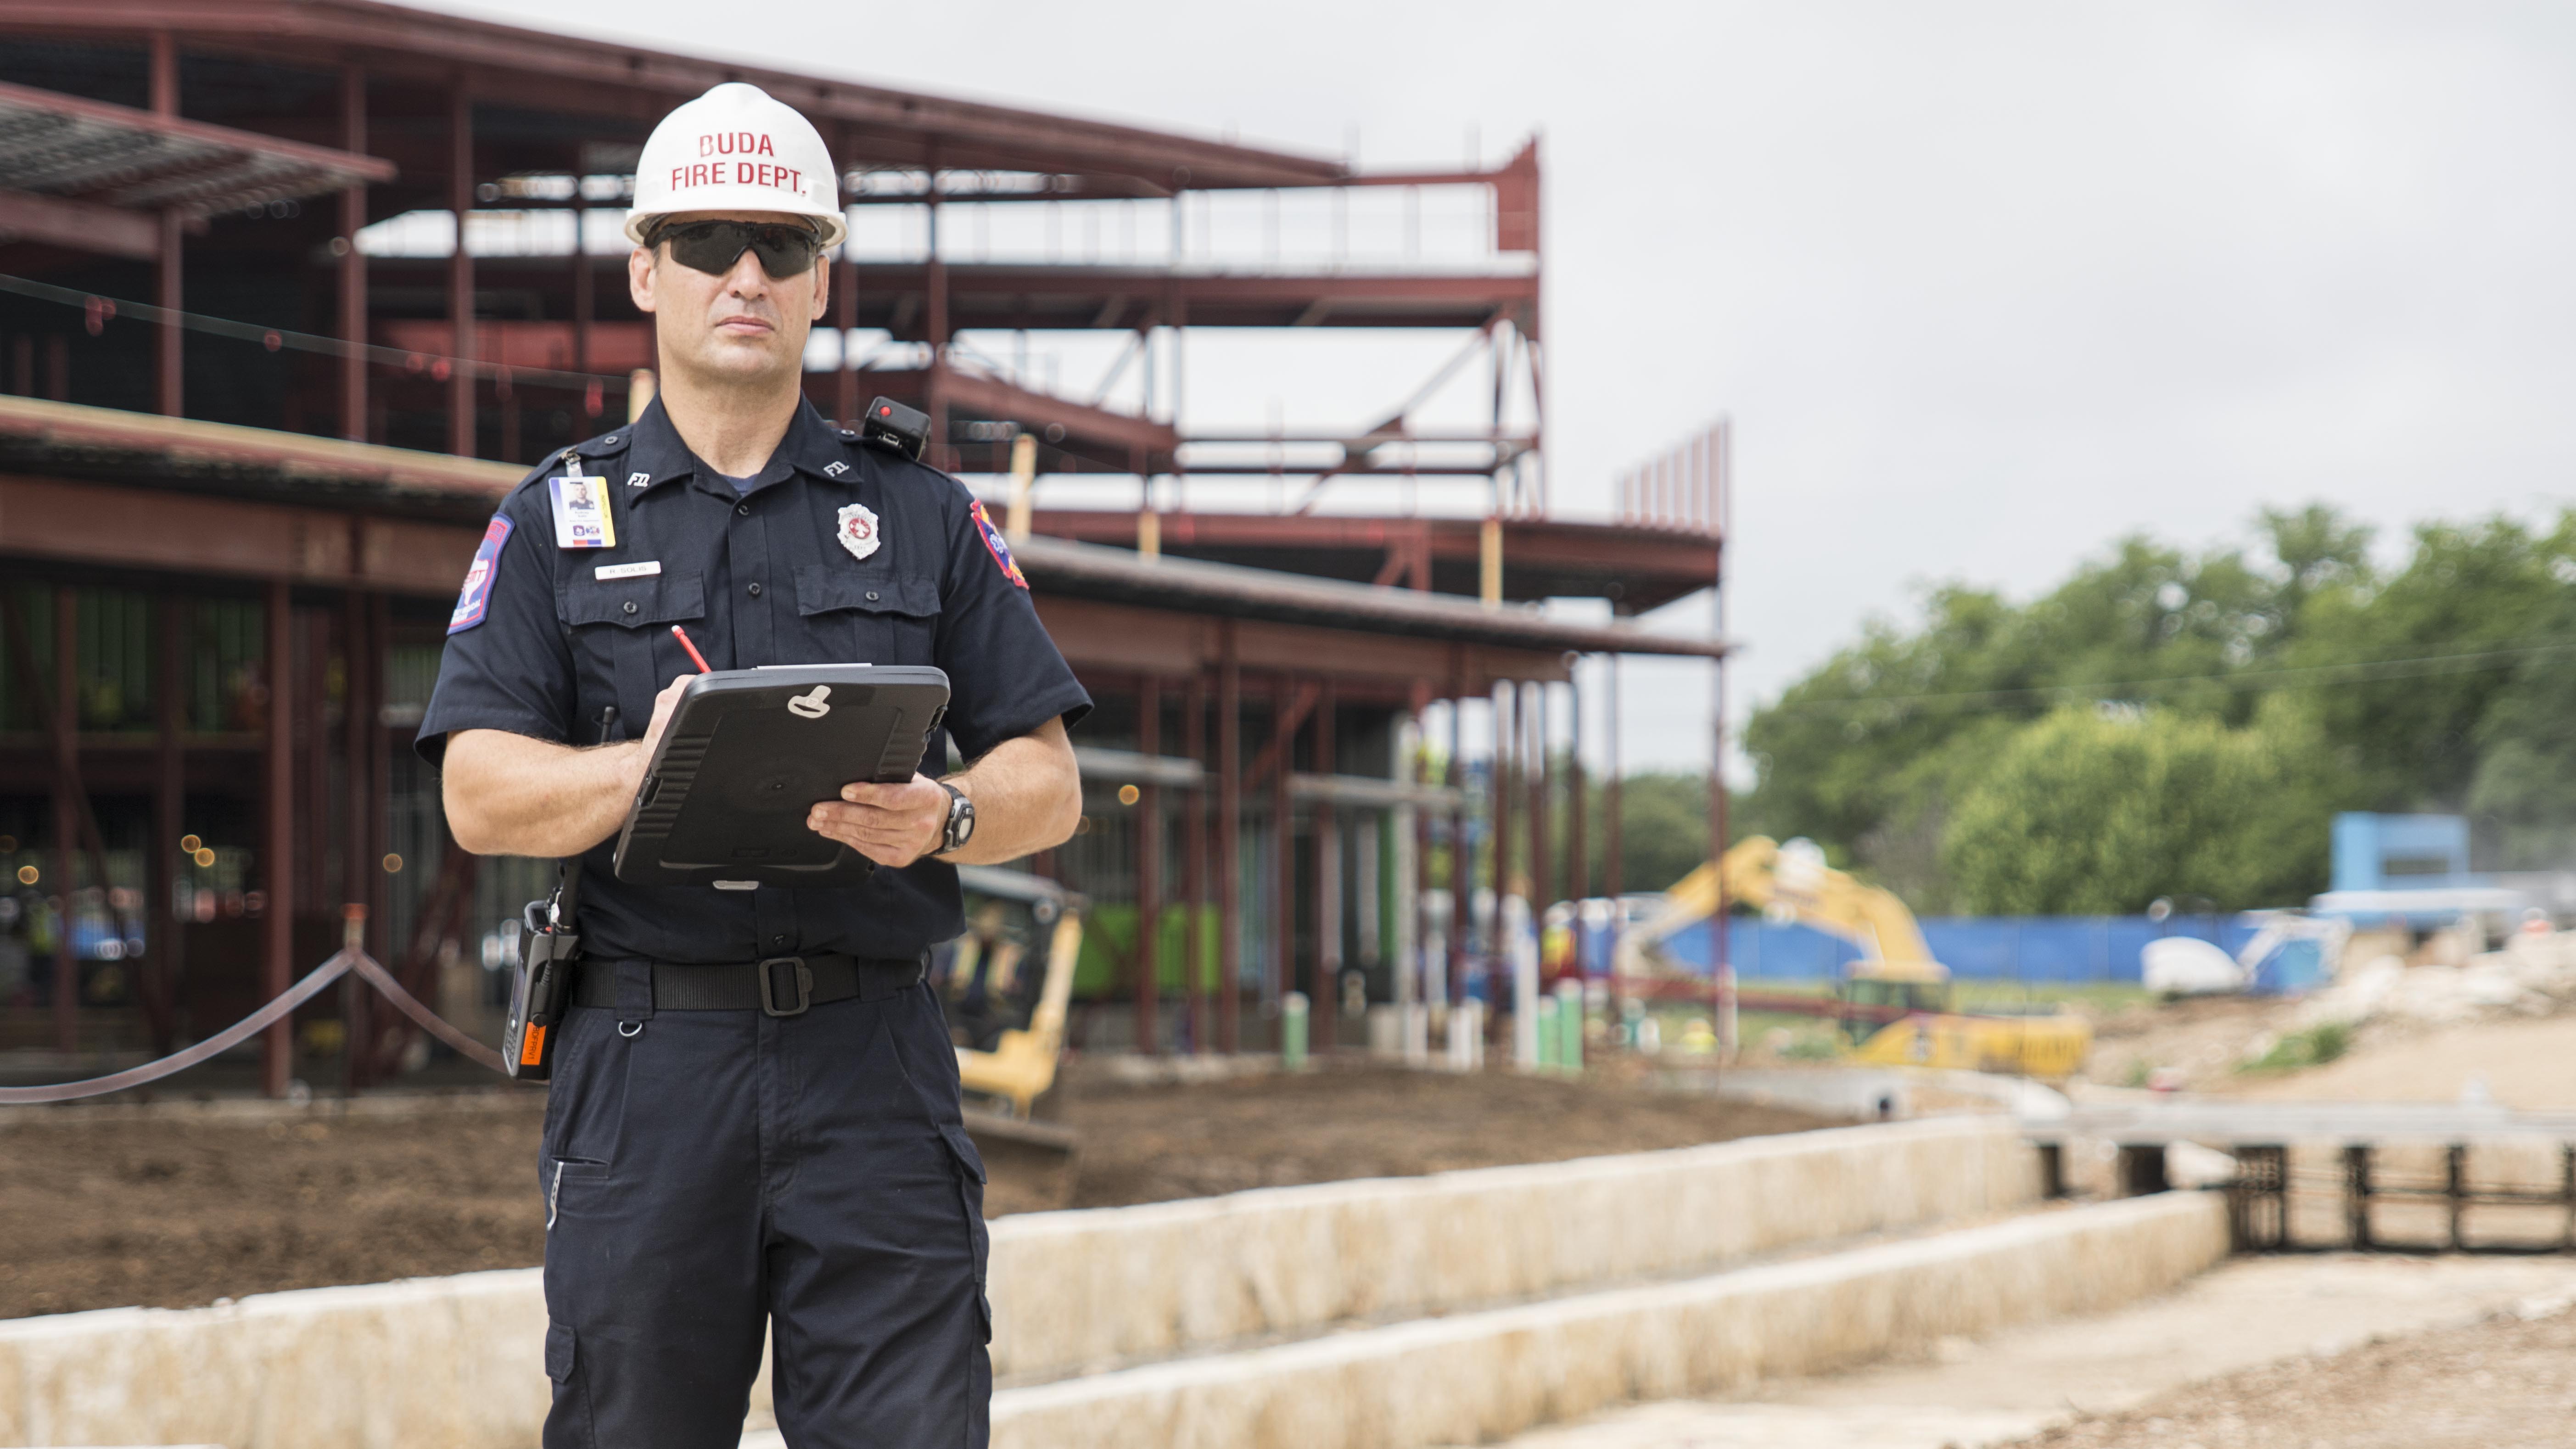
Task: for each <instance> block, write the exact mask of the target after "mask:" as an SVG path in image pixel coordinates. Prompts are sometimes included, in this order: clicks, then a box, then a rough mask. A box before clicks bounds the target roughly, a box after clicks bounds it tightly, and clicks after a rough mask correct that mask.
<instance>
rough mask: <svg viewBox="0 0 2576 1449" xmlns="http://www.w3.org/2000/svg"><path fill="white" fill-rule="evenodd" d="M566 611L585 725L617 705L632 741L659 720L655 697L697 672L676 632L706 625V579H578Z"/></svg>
mask: <svg viewBox="0 0 2576 1449" xmlns="http://www.w3.org/2000/svg"><path fill="white" fill-rule="evenodd" d="M563 609H564V626H565V629H566V631H567V632H568V633H569V634H570V635H571V636H572V653H573V668H574V670H575V672H576V674H577V676H578V677H579V679H580V680H581V703H582V711H583V718H584V719H585V720H596V719H597V718H598V717H599V710H600V707H601V705H603V704H608V703H613V704H615V705H616V706H617V713H618V717H619V718H620V719H621V720H622V721H624V728H623V729H622V731H621V734H622V735H623V736H624V737H625V738H628V739H632V738H634V737H636V736H637V735H640V734H642V733H643V732H644V725H645V722H646V721H648V720H650V719H651V718H652V717H653V696H654V695H656V694H658V693H660V692H661V689H662V686H663V685H666V684H668V683H670V682H671V681H672V680H673V679H674V678H676V677H678V676H679V675H682V674H694V673H696V672H697V666H696V665H695V664H692V663H690V662H689V657H688V655H687V654H685V653H683V652H682V651H681V649H680V643H679V641H678V640H676V639H674V638H672V637H671V626H672V625H674V624H692V623H700V622H703V621H704V620H705V618H706V616H707V591H706V583H705V578H704V576H703V575H700V574H660V575H656V576H653V577H650V578H641V579H613V580H608V581H605V582H603V581H601V580H599V579H574V580H573V581H572V582H571V583H569V584H568V585H566V586H565V589H564V601H563ZM699 647H700V648H705V647H706V644H705V641H701V642H700V644H699ZM583 743H585V744H586V743H588V741H587V740H585V741H583Z"/></svg>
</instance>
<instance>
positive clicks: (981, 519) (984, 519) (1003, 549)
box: [975, 503, 1029, 589]
mask: <svg viewBox="0 0 2576 1449" xmlns="http://www.w3.org/2000/svg"><path fill="white" fill-rule="evenodd" d="M975 529H976V531H977V532H979V533H981V534H983V535H984V547H985V548H986V549H988V550H990V551H991V552H992V555H993V562H995V563H997V564H1000V565H1001V566H1002V576H1003V577H1004V578H1007V579H1009V580H1010V581H1011V582H1012V583H1015V584H1017V585H1019V586H1020V587H1021V588H1024V589H1025V588H1027V587H1028V586H1029V580H1028V576H1027V575H1026V574H1023V573H1021V572H1020V565H1019V563H1018V561H1017V560H1015V559H1013V558H1012V557H1011V546H1010V544H1008V543H1006V542H1004V541H1003V539H1002V531H1001V530H1000V529H998V528H995V527H994V526H993V520H992V518H991V517H990V516H988V515H987V514H986V513H985V512H984V505H983V504H981V503H977V504H976V505H975Z"/></svg>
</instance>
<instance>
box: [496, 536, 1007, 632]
mask: <svg viewBox="0 0 2576 1449" xmlns="http://www.w3.org/2000/svg"><path fill="white" fill-rule="evenodd" d="M511 527H512V525H511V523H510V516H509V515H508V514H506V513H499V514H494V515H493V517H492V521H491V522H490V523H488V524H485V525H484V526H483V544H482V547H480V548H477V549H475V550H474V562H473V564H472V565H471V566H469V567H468V568H467V569H466V570H465V587H464V588H463V589H462V590H460V591H458V593H457V595H456V611H455V612H454V613H452V614H449V615H448V616H447V632H448V633H450V634H456V633H461V632H463V631H465V630H467V629H471V628H473V627H474V626H475V625H477V624H480V623H482V622H483V611H484V607H485V606H486V605H488V604H490V603H491V602H492V575H493V573H494V571H495V570H497V569H499V568H500V567H501V545H503V544H505V543H508V542H509V541H510V529H511ZM1022 587H1023V588H1025V587H1027V586H1026V585H1022Z"/></svg>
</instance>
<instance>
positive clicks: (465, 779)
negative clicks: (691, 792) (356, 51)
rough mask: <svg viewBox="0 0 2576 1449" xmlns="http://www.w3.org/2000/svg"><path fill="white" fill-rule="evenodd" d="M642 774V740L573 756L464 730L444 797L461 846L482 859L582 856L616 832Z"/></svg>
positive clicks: (498, 733) (450, 746)
mask: <svg viewBox="0 0 2576 1449" xmlns="http://www.w3.org/2000/svg"><path fill="white" fill-rule="evenodd" d="M643 772H644V745H643V743H642V742H641V741H635V740H629V741H627V742H625V743H623V744H615V745H600V746H598V747H596V748H592V749H575V748H573V747H572V746H570V745H558V744H550V743H548V742H547V741H545V740H536V739H530V738H528V737H527V736H525V735H514V734H510V733H508V732H506V731H503V730H461V731H459V732H458V733H457V734H456V736H455V738H453V739H451V740H449V741H448V742H447V761H446V765H445V768H444V773H443V775H442V777H441V780H440V797H441V799H442V800H443V801H444V802H445V804H446V806H447V828H448V829H449V830H450V831H452V832H454V833H455V836H456V843H457V844H459V845H461V846H463V847H465V848H466V849H467V850H469V851H472V852H473V853H474V854H476V855H533V856H566V855H578V854H580V853H581V852H582V851H585V850H588V849H590V848H591V847H592V846H594V845H597V844H598V843H599V842H601V841H603V840H606V839H607V838H608V837H609V836H611V835H613V834H615V833H616V831H617V827H618V825H619V824H620V823H622V822H623V821H624V820H625V818H626V807H627V806H628V805H629V804H630V803H631V802H632V801H633V800H634V798H635V787H636V785H637V784H638V782H639V781H640V780H641V779H642V776H643Z"/></svg>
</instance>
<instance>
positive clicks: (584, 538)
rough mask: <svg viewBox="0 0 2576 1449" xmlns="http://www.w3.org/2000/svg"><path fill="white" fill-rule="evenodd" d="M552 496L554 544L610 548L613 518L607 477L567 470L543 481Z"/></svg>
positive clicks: (614, 539) (614, 530) (613, 540)
mask: <svg viewBox="0 0 2576 1449" xmlns="http://www.w3.org/2000/svg"><path fill="white" fill-rule="evenodd" d="M546 489H547V491H548V492H550V493H551V494H553V496H554V504H555V547H557V548H614V547H616V546H617V520H616V518H615V517H614V516H613V515H611V514H610V513H609V511H608V480H607V479H605V478H584V477H582V476H581V475H580V474H578V473H568V474H565V475H564V476H562V477H560V478H549V479H547V480H546Z"/></svg>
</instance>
